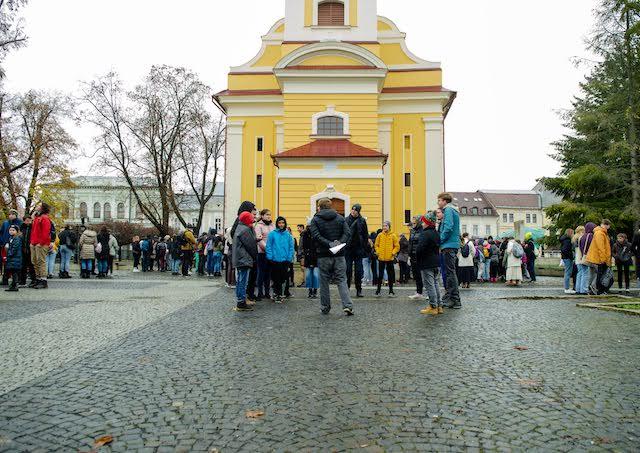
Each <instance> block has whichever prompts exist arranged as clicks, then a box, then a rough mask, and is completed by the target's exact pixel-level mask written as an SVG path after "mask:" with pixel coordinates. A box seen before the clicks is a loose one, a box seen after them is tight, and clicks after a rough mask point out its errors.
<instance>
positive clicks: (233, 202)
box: [224, 121, 249, 228]
mask: <svg viewBox="0 0 640 453" xmlns="http://www.w3.org/2000/svg"><path fill="white" fill-rule="evenodd" d="M243 130H244V121H229V122H227V148H226V154H225V178H224V225H225V228H228V227H230V226H231V225H233V222H234V221H235V219H236V217H237V214H238V208H239V207H240V203H242V201H243V200H241V197H242V137H243ZM245 176H249V175H245Z"/></svg>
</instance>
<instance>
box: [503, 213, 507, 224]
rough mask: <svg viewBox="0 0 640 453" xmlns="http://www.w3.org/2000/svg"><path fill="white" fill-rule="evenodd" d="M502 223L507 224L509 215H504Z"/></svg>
mask: <svg viewBox="0 0 640 453" xmlns="http://www.w3.org/2000/svg"><path fill="white" fill-rule="evenodd" d="M502 222H503V223H507V214H502Z"/></svg>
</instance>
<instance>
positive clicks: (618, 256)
mask: <svg viewBox="0 0 640 453" xmlns="http://www.w3.org/2000/svg"><path fill="white" fill-rule="evenodd" d="M617 239H618V240H617V241H616V243H615V244H614V246H613V258H614V259H615V261H616V267H617V268H618V289H620V291H622V279H623V277H624V284H625V291H626V292H627V293H628V292H629V270H630V268H631V264H632V263H633V253H632V247H631V244H630V243H629V241H628V240H627V235H626V234H624V233H620V234H619V235H618V238H617Z"/></svg>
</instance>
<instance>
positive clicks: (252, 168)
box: [214, 0, 455, 230]
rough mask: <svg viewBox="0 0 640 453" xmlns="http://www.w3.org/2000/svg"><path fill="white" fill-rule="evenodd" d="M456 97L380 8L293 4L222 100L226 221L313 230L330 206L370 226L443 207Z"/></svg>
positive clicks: (366, 1)
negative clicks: (352, 212) (249, 210)
mask: <svg viewBox="0 0 640 453" xmlns="http://www.w3.org/2000/svg"><path fill="white" fill-rule="evenodd" d="M454 98H455V93H454V92H453V91H450V90H447V89H446V88H444V87H443V82H442V69H441V67H440V64H439V63H437V62H431V61H426V60H423V59H421V58H419V57H417V56H416V55H414V54H413V53H411V52H410V51H409V49H408V48H407V45H406V43H405V34H404V33H402V32H401V31H400V30H399V29H398V27H397V26H396V25H395V24H394V23H393V22H392V21H391V20H389V19H387V18H386V17H382V16H378V15H377V3H376V0H330V1H319V0H306V1H301V0H286V13H285V18H283V19H281V20H279V21H278V22H276V23H275V24H274V25H273V26H272V27H271V29H270V30H269V32H268V33H267V34H266V35H265V36H263V38H262V47H261V49H260V51H259V52H258V54H257V55H256V56H255V57H254V58H253V59H251V60H250V61H249V62H247V63H246V64H244V65H242V66H238V67H234V68H231V71H230V73H229V78H228V88H227V89H226V90H225V91H222V92H220V93H218V94H217V95H216V96H215V97H214V99H215V100H216V102H218V103H219V104H220V106H221V107H222V108H223V109H224V110H225V111H226V112H227V116H228V123H227V126H228V129H227V131H228V133H227V149H226V166H225V171H226V175H225V178H224V179H225V185H226V187H225V195H226V208H225V223H226V224H227V225H229V224H231V223H232V222H233V221H234V219H235V218H236V214H237V208H238V206H239V205H240V203H241V202H242V201H243V200H252V201H254V202H255V203H256V204H257V206H258V207H259V208H269V209H272V210H274V211H276V212H278V213H279V214H281V215H284V216H285V217H287V219H288V220H289V223H290V224H291V225H295V224H296V223H305V221H306V219H307V218H309V217H310V216H312V215H313V214H314V213H315V211H316V204H317V201H318V200H319V199H320V198H322V197H329V198H331V199H333V200H334V206H335V207H336V208H337V210H338V211H340V212H341V213H345V212H348V211H349V208H350V206H351V205H352V204H354V203H360V204H362V205H363V215H365V216H366V217H367V218H368V224H369V226H370V228H372V229H374V228H375V229H377V228H379V226H380V225H381V223H382V221H383V220H385V219H387V220H391V222H392V223H393V224H394V228H396V229H397V230H398V229H401V228H402V224H403V223H405V222H408V221H409V220H410V218H411V215H412V214H416V213H420V214H422V213H424V212H425V210H426V208H434V207H435V206H436V197H437V194H438V193H439V192H441V191H443V190H444V188H445V178H444V120H445V118H446V116H447V113H448V111H449V109H450V107H451V105H452V103H453V100H454Z"/></svg>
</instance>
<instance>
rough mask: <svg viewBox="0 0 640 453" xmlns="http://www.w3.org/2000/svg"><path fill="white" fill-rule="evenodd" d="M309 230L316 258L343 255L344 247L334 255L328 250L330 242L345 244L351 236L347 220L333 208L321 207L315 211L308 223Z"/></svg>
mask: <svg viewBox="0 0 640 453" xmlns="http://www.w3.org/2000/svg"><path fill="white" fill-rule="evenodd" d="M309 231H310V232H311V237H312V238H313V243H314V244H315V246H316V253H317V255H318V258H328V257H334V256H344V251H345V250H344V248H343V249H342V250H340V251H339V252H338V253H337V254H335V255H334V254H333V253H331V251H330V250H329V249H330V248H331V243H332V242H339V243H340V244H347V243H348V242H349V238H350V237H351V232H350V230H349V226H348V225H347V222H346V221H345V220H344V217H342V216H341V215H340V214H338V213H337V212H336V211H335V210H333V209H322V210H320V211H318V212H316V214H315V215H314V216H313V219H312V220H311V224H310V225H309Z"/></svg>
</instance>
